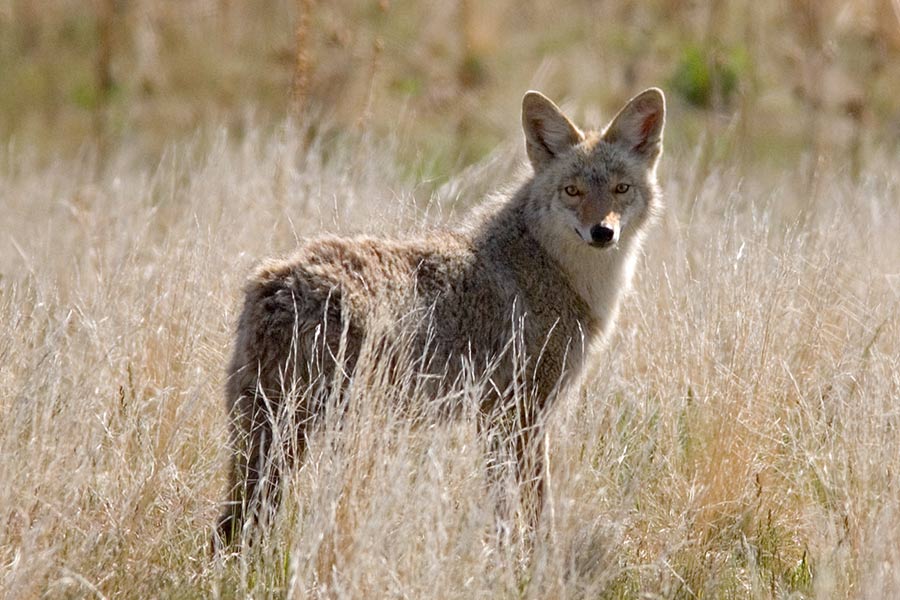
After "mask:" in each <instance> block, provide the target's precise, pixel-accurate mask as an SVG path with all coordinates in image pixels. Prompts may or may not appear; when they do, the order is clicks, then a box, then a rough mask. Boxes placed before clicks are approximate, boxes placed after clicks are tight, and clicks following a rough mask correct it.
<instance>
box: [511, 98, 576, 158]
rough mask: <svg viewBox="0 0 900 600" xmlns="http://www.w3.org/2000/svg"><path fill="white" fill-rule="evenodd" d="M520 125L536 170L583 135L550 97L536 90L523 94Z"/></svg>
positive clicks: (526, 147) (529, 156)
mask: <svg viewBox="0 0 900 600" xmlns="http://www.w3.org/2000/svg"><path fill="white" fill-rule="evenodd" d="M522 129H524V130H525V150H526V151H527V152H528V159H529V160H530V161H531V166H532V167H534V171H535V172H537V171H539V170H540V169H541V168H543V167H544V166H545V165H546V164H547V163H548V162H550V160H552V159H553V158H554V157H555V156H557V155H559V154H562V153H563V152H565V151H566V150H568V149H569V148H571V147H572V146H574V145H575V144H577V143H579V142H581V140H583V139H584V135H583V134H582V133H581V130H579V129H578V128H577V127H576V126H575V125H574V124H573V123H572V121H570V120H569V119H568V117H566V115H564V114H563V113H562V111H561V110H559V107H558V106H556V105H555V104H554V103H553V101H552V100H550V99H549V98H547V97H546V96H544V95H543V94H542V93H540V92H535V91H530V92H527V93H526V94H525V97H524V98H522Z"/></svg>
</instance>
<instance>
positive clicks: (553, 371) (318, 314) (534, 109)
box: [219, 89, 665, 543]
mask: <svg viewBox="0 0 900 600" xmlns="http://www.w3.org/2000/svg"><path fill="white" fill-rule="evenodd" d="M664 114H665V108H664V101H663V97H662V93H661V92H660V91H659V90H655V89H651V90H648V91H646V92H644V93H643V94H641V95H639V96H637V97H636V98H635V99H633V100H632V101H631V102H630V103H629V104H628V105H627V106H626V107H625V108H624V109H623V110H622V112H620V113H619V115H618V116H617V117H616V119H615V120H614V121H613V123H612V124H611V125H610V126H609V127H608V128H607V130H606V131H605V132H604V133H603V134H598V133H593V132H588V133H587V134H585V133H582V132H581V130H580V129H578V128H577V127H575V126H574V125H573V124H572V123H571V122H570V121H569V120H568V119H567V118H566V117H565V116H564V115H563V114H562V113H561V112H560V111H559V109H558V108H557V107H556V105H555V104H553V103H552V102H550V101H549V100H548V99H546V98H545V97H544V96H542V95H540V94H538V93H537V92H529V93H528V94H526V96H525V99H524V100H523V115H522V120H523V127H524V129H525V134H526V147H527V150H528V156H529V159H530V160H531V163H532V166H533V168H534V171H535V173H534V176H532V177H531V178H530V179H529V180H528V181H527V182H525V183H524V185H522V187H521V188H520V189H519V190H518V191H517V192H516V193H515V194H514V195H512V197H510V198H507V199H503V200H501V201H495V202H494V203H493V204H491V205H489V206H487V207H482V208H481V210H480V211H479V212H478V217H477V218H476V219H475V220H474V221H473V222H471V223H470V224H469V225H467V226H464V227H461V228H459V229H458V230H455V231H434V232H431V233H429V234H427V235H425V236H423V237H421V238H418V239H410V240H404V241H394V240H385V239H374V238H352V239H346V238H338V237H323V238H319V239H313V240H310V241H307V242H305V243H304V244H303V245H302V246H301V247H300V248H299V249H298V250H297V252H296V253H295V254H294V255H293V256H292V257H290V258H289V259H287V260H281V261H270V262H267V263H265V264H264V265H262V266H261V267H260V268H258V269H257V271H256V273H255V274H254V275H253V276H252V277H251V278H250V281H249V282H248V283H247V285H246V287H245V301H244V308H243V312H242V313H241V316H240V319H239V323H238V328H237V339H236V342H235V348H234V354H233V358H232V360H231V363H230V366H229V369H228V375H229V376H228V383H227V391H226V395H227V403H228V409H229V412H230V414H231V417H232V424H233V440H232V441H233V446H234V457H233V465H232V470H231V476H232V491H231V497H230V501H229V504H228V506H227V508H226V509H225V512H224V514H223V515H222V517H221V518H220V521H219V536H220V537H221V540H222V541H224V542H225V543H228V542H230V541H231V540H232V539H233V537H234V536H235V534H237V533H240V531H241V528H242V527H243V525H244V523H245V522H246V521H247V520H248V518H251V520H252V518H257V519H258V518H260V514H259V511H260V508H261V506H262V505H263V503H264V500H265V499H266V498H268V500H269V501H270V503H274V502H277V488H278V484H279V475H280V473H281V470H282V469H283V468H285V467H287V466H288V465H280V464H278V461H276V460H274V459H273V454H274V452H273V449H274V448H273V441H272V440H273V438H274V439H276V440H278V439H279V437H278V436H279V431H278V423H279V422H280V420H283V417H284V415H285V413H287V415H288V417H289V419H290V424H291V428H292V429H291V430H290V431H291V435H290V441H289V443H287V442H284V441H281V442H279V444H281V446H284V445H288V446H290V449H289V451H287V452H286V453H285V452H282V454H287V455H288V456H289V457H290V459H291V460H294V461H296V460H298V459H299V458H300V456H301V455H302V453H303V446H304V443H305V441H304V440H305V437H304V435H305V429H306V427H307V426H308V424H309V423H311V422H312V421H313V420H314V418H315V417H316V415H317V414H318V413H319V412H320V411H321V408H320V407H319V405H318V404H317V403H316V402H315V401H314V398H316V397H321V396H322V395H327V394H328V393H329V392H331V391H334V386H336V385H337V386H344V385H346V383H347V381H348V379H349V378H352V377H353V371H354V367H355V365H356V364H357V361H358V360H360V356H361V353H362V352H364V348H365V347H366V344H367V343H368V344H369V345H370V346H371V344H372V342H373V340H372V337H373V336H375V335H376V334H375V333H374V331H375V330H376V329H378V328H379V327H380V325H379V322H380V323H383V322H384V319H385V317H387V318H388V319H390V320H392V322H395V323H396V328H397V329H396V331H395V334H396V335H397V336H403V337H405V339H407V340H408V343H409V344H411V346H412V348H411V349H412V352H411V353H409V356H410V357H414V358H415V359H416V360H418V361H419V362H417V363H416V365H415V368H416V369H418V370H420V371H422V372H423V373H431V374H434V375H438V376H439V377H436V378H434V379H435V380H438V381H440V382H442V385H441V386H439V387H440V389H441V390H445V389H449V388H450V387H452V385H453V384H454V382H456V381H457V380H458V379H459V377H460V376H461V374H462V373H463V371H464V370H466V369H468V370H469V371H470V372H474V373H476V374H478V373H481V374H485V376H487V377H489V378H490V383H491V385H490V386H489V389H490V390H492V391H489V392H487V393H486V394H485V397H484V398H483V401H482V407H481V409H482V410H481V413H482V415H484V417H483V419H482V421H483V422H482V425H483V427H485V428H486V429H491V428H493V427H497V426H501V425H505V426H509V425H510V423H512V429H513V430H514V431H513V437H514V439H515V453H516V456H517V460H518V463H519V475H520V477H521V479H522V480H523V481H525V480H529V481H531V482H533V483H534V482H536V485H537V486H538V487H539V485H540V481H541V479H540V475H541V469H542V467H541V463H540V456H539V455H540V452H539V451H535V439H539V438H540V427H539V425H540V419H541V415H542V414H544V412H545V411H546V409H547V408H548V407H549V406H550V405H552V403H553V400H554V398H555V397H556V396H557V394H558V392H559V390H560V389H563V388H564V387H565V385H566V384H568V383H570V382H571V381H572V379H573V378H574V377H575V376H576V375H577V374H578V372H579V370H580V369H581V366H582V365H583V363H584V361H585V355H586V352H587V351H588V350H589V349H590V348H591V347H592V345H594V344H596V343H597V342H599V341H602V340H603V339H604V338H605V336H606V335H607V334H608V332H609V330H610V328H611V326H612V323H613V321H614V320H615V316H616V313H617V311H618V304H619V299H620V298H621V296H622V293H623V290H625V289H627V287H628V285H629V283H630V280H631V276H632V273H633V271H634V268H635V263H636V261H637V256H638V250H639V248H640V245H641V242H642V239H643V236H644V232H645V230H646V227H647V224H648V223H649V222H650V221H651V217H652V215H653V214H654V213H655V212H657V211H658V209H659V204H660V199H659V194H658V191H657V187H656V179H655V170H656V163H657V159H658V157H659V155H660V152H661V148H662V126H663V121H664ZM610 140H614V141H612V142H611V141H610ZM625 183H627V184H628V190H627V192H621V189H622V188H619V191H618V192H617V191H616V189H617V187H616V186H618V185H619V184H625ZM569 186H575V187H569ZM567 189H568V190H569V191H573V190H576V189H577V194H575V195H571V194H569V193H567V192H566V190H567ZM597 227H600V229H597ZM604 228H605V229H604ZM598 232H599V234H601V235H605V236H607V237H609V238H610V239H609V240H603V241H602V242H599V241H598V239H596V238H597V235H598ZM592 236H593V237H592ZM613 238H614V239H613ZM603 244H607V245H606V246H603V247H598V246H602V245H603ZM379 319H381V321H379ZM378 330H379V331H380V332H381V333H379V334H378V335H382V336H385V331H384V330H383V328H382V329H378ZM391 335H392V334H391V333H389V332H388V333H387V335H386V336H385V337H386V340H385V341H386V342H390V339H389V338H390V337H391ZM514 339H518V340H519V342H520V345H521V349H520V351H519V352H512V351H510V348H511V347H513V344H511V343H512V341H513V340H514ZM378 343H381V342H378ZM387 354H388V353H387V352H385V355H387ZM517 361H518V362H517ZM337 366H340V370H338V369H336V367H337ZM522 384H525V385H522ZM522 390H524V392H523V391H522ZM437 391H438V390H437V389H436V390H435V393H437ZM317 395H318V396H317ZM289 402H294V403H293V404H290V405H288V404H287V403H289ZM286 407H287V408H286ZM513 413H514V416H512V415H513ZM280 449H281V450H284V448H283V447H282V448H280ZM536 501H537V502H538V507H537V510H539V501H540V490H539V489H538V490H537V499H536Z"/></svg>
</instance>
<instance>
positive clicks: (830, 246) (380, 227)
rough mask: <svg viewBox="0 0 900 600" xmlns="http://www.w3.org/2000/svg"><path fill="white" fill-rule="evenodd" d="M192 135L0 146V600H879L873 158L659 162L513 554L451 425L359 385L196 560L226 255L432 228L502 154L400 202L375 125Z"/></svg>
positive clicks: (898, 359) (204, 512)
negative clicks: (51, 150) (245, 524)
mask: <svg viewBox="0 0 900 600" xmlns="http://www.w3.org/2000/svg"><path fill="white" fill-rule="evenodd" d="M206 137H207V138H209V139H210V140H211V143H209V144H206V143H204V142H202V141H201V139H205V138H204V136H199V135H198V137H197V139H196V140H195V142H192V143H187V144H182V145H173V146H170V147H169V149H168V151H167V152H166V154H165V155H164V158H163V159H162V160H161V161H160V162H159V164H158V165H157V166H156V167H154V168H152V169H146V168H143V167H141V166H139V165H140V164H141V163H140V162H139V161H134V160H132V159H131V158H130V157H129V155H128V153H127V152H124V151H118V152H115V153H113V154H112V155H111V160H110V162H109V163H108V166H107V168H106V169H105V170H103V171H102V174H101V175H99V176H96V177H95V176H94V175H93V172H94V168H93V165H92V163H91V159H90V158H89V157H87V158H82V159H79V160H74V161H57V162H55V163H53V164H52V165H51V166H48V167H46V166H40V165H39V164H37V163H35V162H34V161H32V160H30V159H29V158H27V157H26V156H23V154H22V153H10V154H8V155H6V156H4V157H3V160H2V167H0V204H2V206H3V207H4V210H3V211H2V213H0V231H2V233H3V238H2V240H0V327H2V329H3V331H5V332H6V333H5V335H4V336H2V337H0V481H4V482H5V484H6V485H4V486H2V488H0V591H2V592H0V593H2V594H3V595H4V596H6V597H9V598H35V597H39V596H48V597H172V596H175V597H210V596H212V597H215V596H224V597H244V596H254V597H266V596H270V595H272V596H283V595H288V596H292V597H306V596H314V597H319V596H322V597H335V598H361V597H435V598H451V597H458V598H497V597H517V598H551V597H559V598H564V597H598V596H599V597H611V598H616V597H622V598H631V597H641V595H642V594H643V597H683V598H691V597H701V596H702V597H750V598H754V597H787V596H789V595H791V594H794V596H792V597H818V598H841V597H846V598H860V597H868V598H883V597H889V596H893V595H896V594H897V593H900V576H898V575H897V574H898V573H900V495H898V493H897V490H898V489H900V480H898V477H900V463H898V456H900V436H898V435H897V426H898V423H897V420H898V417H900V415H898V411H897V401H898V399H900V364H898V363H900V344H898V339H900V314H898V310H897V307H898V299H900V271H898V266H897V265H900V246H898V244H897V242H896V239H897V238H896V235H897V231H900V212H898V210H897V203H896V202H897V197H898V190H900V177H898V175H897V173H896V171H894V170H892V165H891V164H890V163H888V162H884V163H879V162H877V161H875V162H872V163H871V164H869V165H868V166H867V168H866V169H865V170H864V172H863V174H862V177H861V178H860V179H859V181H858V182H857V183H851V179H850V178H849V177H847V176H845V174H844V173H843V172H841V171H840V170H839V169H833V170H830V171H829V172H821V173H820V174H819V177H818V178H816V179H815V180H814V181H813V186H812V187H811V188H807V187H806V180H805V179H803V180H802V181H801V180H798V179H797V178H795V177H794V176H792V175H791V174H790V173H782V174H779V175H777V176H775V177H772V176H769V175H763V174H762V173H757V172H754V171H752V170H747V169H748V168H747V167H742V168H731V167H729V166H728V165H727V164H726V165H721V166H718V165H713V166H712V167H711V168H709V169H708V171H709V173H708V174H705V173H704V174H703V175H701V176H699V179H698V175H697V171H696V170H695V169H694V163H695V161H696V160H698V159H696V158H695V157H692V156H685V155H683V156H678V155H669V156H666V157H665V158H664V164H663V167H662V174H661V179H662V181H663V184H664V188H665V192H666V195H667V197H668V199H669V209H668V212H667V214H666V216H665V217H664V219H663V222H662V223H661V225H660V226H659V227H658V228H657V229H656V230H655V231H654V233H653V235H652V236H651V241H650V243H649V244H648V247H647V248H646V252H645V255H646V256H645V258H644V259H643V261H642V264H641V269H640V275H639V281H638V282H637V286H636V289H635V291H634V293H633V294H632V295H631V296H629V298H628V299H627V301H626V303H625V309H624V311H623V315H622V319H621V322H620V325H619V328H618V330H617V332H616V334H615V335H614V340H613V344H612V346H611V348H609V349H607V350H605V351H603V352H601V353H600V355H599V356H597V360H596V363H595V365H594V367H593V369H592V371H591V373H590V375H589V376H588V377H587V379H586V382H585V385H584V386H583V388H582V389H581V390H579V391H576V392H573V393H572V394H571V395H570V397H569V398H567V400H566V401H565V402H564V403H562V404H561V405H560V406H559V407H558V410H557V411H556V413H555V414H554V416H553V418H552V419H551V424H550V435H551V440H552V442H551V443H552V452H551V456H552V460H551V472H552V486H551V497H550V498H551V501H550V503H549V507H548V512H547V513H546V515H545V516H546V518H545V519H544V520H543V522H542V526H541V530H540V531H539V533H538V536H537V541H536V542H535V548H534V551H533V552H532V553H531V554H530V556H529V554H528V553H527V552H525V551H524V550H523V548H522V547H521V546H520V545H518V544H517V543H514V544H513V545H512V546H502V545H498V544H497V543H496V541H495V540H494V537H493V536H492V535H491V532H492V525H493V520H492V519H493V510H492V506H493V503H492V500H491V499H490V498H489V497H488V491H487V489H486V487H485V485H484V478H483V468H482V466H483V455H482V452H481V448H480V444H479V441H478V439H477V436H476V435H475V431H474V426H473V425H472V424H470V423H466V422H459V423H455V424H449V425H447V424H444V425H440V424H438V425H429V426H420V427H411V426H410V424H409V422H408V421H406V420H404V419H403V418H400V417H398V416H397V415H395V414H394V413H393V411H392V410H391V409H390V406H388V405H386V404H385V403H382V402H379V401H378V400H379V398H382V396H383V397H384V398H387V397H389V396H390V393H389V392H390V391H389V390H383V395H382V396H379V394H378V393H377V392H371V391H370V393H369V394H368V395H367V397H366V398H365V402H362V401H360V402H357V403H355V404H354V409H353V410H352V411H351V415H350V417H349V418H348V419H347V420H346V421H345V422H344V424H343V425H342V426H340V427H339V426H338V425H337V424H335V423H329V424H327V425H326V426H325V427H324V430H323V431H322V432H321V433H320V434H319V435H318V436H316V437H315V438H314V439H313V441H312V449H311V452H310V458H309V460H308V461H307V462H306V464H305V466H304V467H303V469H302V470H300V471H299V472H298V473H297V474H296V476H295V478H294V481H293V482H292V488H291V489H292V493H291V494H290V497H289V498H288V502H287V503H286V506H285V508H284V510H283V511H282V514H281V518H280V520H279V521H278V524H277V526H276V528H275V531H274V534H273V539H272V541H271V542H270V543H269V544H265V545H261V546H259V547H256V548H254V550H253V551H251V552H248V553H246V554H244V555H243V556H241V557H237V558H232V559H230V560H228V561H218V562H217V561H213V560H212V559H211V558H210V556H209V555H208V551H207V550H208V542H209V536H210V533H211V528H212V525H213V522H214V518H215V515H216V513H217V504H218V502H219V501H221V500H222V499H223V498H224V489H223V488H224V485H225V481H224V471H225V468H224V467H225V459H226V455H227V449H226V421H225V414H224V407H223V406H222V401H221V388H222V379H223V366H224V363H225V357H226V354H227V351H228V346H229V337H230V330H231V327H232V323H233V320H234V317H235V311H236V309H237V303H238V289H239V286H240V282H241V279H242V277H243V276H244V274H245V273H246V272H247V271H248V269H249V267H250V266H251V265H252V264H253V262H254V261H255V260H257V259H258V258H260V257H262V256H264V255H267V254H271V253H274V252H282V251H288V250H289V249H290V248H291V247H292V246H293V244H294V240H295V238H296V237H297V236H304V235H310V234H314V233H316V232H319V231H322V230H333V231H340V232H356V231H371V232H379V231H406V230H412V231H416V230H420V229H421V228H422V227H426V226H429V223H433V222H436V221H442V220H445V219H447V218H456V217H458V216H459V213H460V212H461V210H462V207H465V206H469V205H471V204H474V203H476V202H477V195H475V194H477V193H479V191H480V190H484V189H490V188H494V187H496V186H497V185H499V184H500V183H502V182H503V181H504V180H509V179H510V178H511V175H512V171H513V169H512V168H511V167H510V165H511V164H513V163H514V162H515V159H516V158H518V156H519V155H516V154H514V153H512V152H511V151H505V150H498V151H497V152H495V153H494V154H493V155H492V156H491V157H489V159H488V160H487V162H486V163H485V168H475V169H472V170H470V171H468V172H466V173H464V174H463V175H461V176H460V177H458V178H457V179H455V180H453V181H451V182H450V183H449V184H448V185H447V186H446V187H444V188H443V189H441V190H439V191H438V192H437V193H436V194H434V195H433V196H431V197H430V198H422V193H421V191H420V190H416V189H414V188H413V187H412V186H411V185H409V184H406V183H404V177H403V176H402V174H401V171H402V169H400V168H398V167H397V165H396V164H395V161H394V158H393V150H392V144H393V140H382V139H378V140H371V139H367V138H363V139H358V138H352V137H338V138H334V137H328V136H325V137H315V136H312V137H310V135H308V134H307V132H298V131H296V130H294V129H292V128H290V127H288V128H286V129H285V131H284V132H282V133H280V134H274V135H257V134H256V133H255V130H253V129H251V130H250V131H249V133H248V134H247V135H245V136H242V138H241V139H240V140H238V141H236V140H233V139H230V138H229V136H228V135H226V134H225V133H224V132H219V133H215V132H214V133H213V134H212V135H209V136H206ZM301 139H312V142H311V143H309V144H308V145H306V144H300V143H299V142H297V141H296V140H301ZM670 154H671V153H670ZM690 190H696V193H691V191H690ZM473 195H475V196H473Z"/></svg>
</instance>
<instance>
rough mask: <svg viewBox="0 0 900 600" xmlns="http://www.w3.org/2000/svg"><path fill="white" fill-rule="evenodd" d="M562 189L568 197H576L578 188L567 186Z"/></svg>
mask: <svg viewBox="0 0 900 600" xmlns="http://www.w3.org/2000/svg"><path fill="white" fill-rule="evenodd" d="M564 189H565V192H566V193H567V194H568V195H570V196H577V195H578V188H577V187H575V186H574V185H567V186H566V187H565V188H564Z"/></svg>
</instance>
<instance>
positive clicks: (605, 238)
mask: <svg viewBox="0 0 900 600" xmlns="http://www.w3.org/2000/svg"><path fill="white" fill-rule="evenodd" d="M615 236H616V232H615V231H613V230H612V229H610V228H609V227H605V226H603V225H594V226H593V227H591V244H592V245H594V246H606V245H607V244H609V243H610V242H611V241H613V238H614V237H615Z"/></svg>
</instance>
